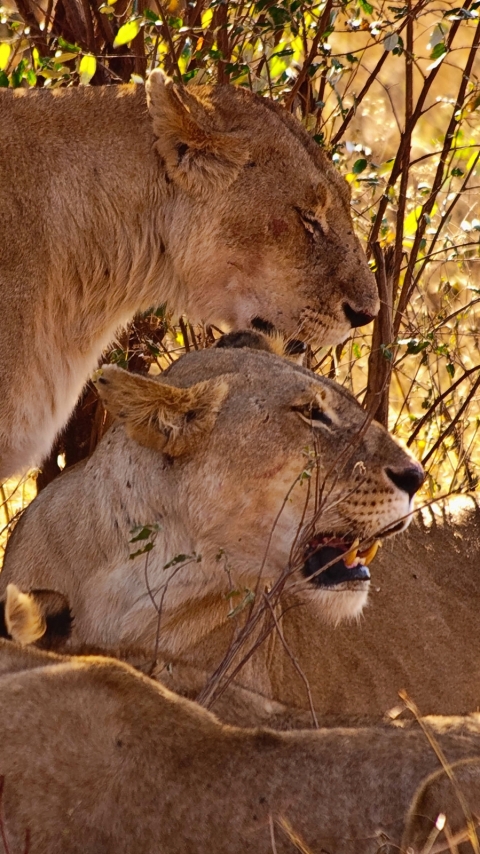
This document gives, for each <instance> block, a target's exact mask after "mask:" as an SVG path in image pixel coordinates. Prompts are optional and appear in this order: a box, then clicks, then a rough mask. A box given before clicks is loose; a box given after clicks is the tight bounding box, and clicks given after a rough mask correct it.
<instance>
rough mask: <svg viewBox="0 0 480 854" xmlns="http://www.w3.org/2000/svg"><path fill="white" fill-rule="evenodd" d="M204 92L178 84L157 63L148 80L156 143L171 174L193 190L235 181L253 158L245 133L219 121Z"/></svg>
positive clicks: (188, 189) (206, 188) (200, 190)
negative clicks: (231, 129)
mask: <svg viewBox="0 0 480 854" xmlns="http://www.w3.org/2000/svg"><path fill="white" fill-rule="evenodd" d="M196 88H197V89H198V91H197V92H195V89H196ZM204 92H205V90H204V89H203V87H195V86H192V87H191V88H190V89H188V90H187V89H186V88H185V87H184V86H177V85H176V84H175V83H174V82H173V80H171V79H170V78H169V77H166V75H165V74H164V73H163V71H160V69H158V68H157V69H155V71H152V73H151V74H150V77H149V78H148V82H147V103H148V109H149V112H150V115H151V117H152V121H153V131H154V133H155V136H156V137H157V142H156V149H157V151H158V153H159V154H160V156H161V157H162V159H163V160H164V162H165V167H166V170H167V174H168V177H169V178H171V180H172V181H177V182H178V183H179V184H181V185H182V187H183V188H184V189H185V190H187V191H188V192H194V193H195V192H202V191H207V190H209V189H211V187H212V185H217V186H225V185H227V184H230V183H231V182H232V181H234V180H235V178H236V177H237V175H238V173H239V171H240V169H241V168H242V167H243V166H244V165H245V163H247V161H248V159H249V146H248V141H247V139H246V138H245V135H243V134H241V133H240V132H239V131H235V130H234V131H230V132H229V131H228V130H226V129H225V128H220V127H218V121H219V120H218V119H217V121H216V114H215V111H214V110H213V109H212V107H211V105H209V108H207V104H206V102H205V100H202V97H201V94H202V93H204ZM204 98H205V95H204Z"/></svg>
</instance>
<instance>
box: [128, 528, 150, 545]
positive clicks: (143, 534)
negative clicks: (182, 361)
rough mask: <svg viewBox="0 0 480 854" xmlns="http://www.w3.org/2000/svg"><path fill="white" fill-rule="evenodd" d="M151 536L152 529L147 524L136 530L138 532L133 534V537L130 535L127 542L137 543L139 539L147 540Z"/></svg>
mask: <svg viewBox="0 0 480 854" xmlns="http://www.w3.org/2000/svg"><path fill="white" fill-rule="evenodd" d="M151 536H152V529H151V528H149V527H148V526H147V527H145V528H142V529H141V530H140V531H139V532H138V534H136V535H135V537H132V539H131V540H130V541H129V542H131V543H138V542H139V540H148V538H149V537H151Z"/></svg>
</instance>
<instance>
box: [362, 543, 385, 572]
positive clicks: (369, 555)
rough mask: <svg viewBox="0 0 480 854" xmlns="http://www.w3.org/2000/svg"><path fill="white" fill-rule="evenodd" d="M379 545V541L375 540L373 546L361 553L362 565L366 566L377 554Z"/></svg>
mask: <svg viewBox="0 0 480 854" xmlns="http://www.w3.org/2000/svg"><path fill="white" fill-rule="evenodd" d="M380 545H381V543H380V541H379V540H376V541H375V542H374V544H373V546H370V548H369V549H368V550H367V551H366V552H365V554H362V555H361V558H362V563H363V565H364V566H368V564H369V563H371V561H372V560H373V558H374V557H375V555H376V554H377V552H378V549H379V546H380Z"/></svg>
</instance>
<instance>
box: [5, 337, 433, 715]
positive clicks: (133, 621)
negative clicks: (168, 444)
mask: <svg viewBox="0 0 480 854" xmlns="http://www.w3.org/2000/svg"><path fill="white" fill-rule="evenodd" d="M103 378H104V379H105V380H107V382H106V383H103V384H102V383H99V391H100V393H101V394H102V396H104V398H105V399H106V401H107V405H109V406H112V407H113V409H114V411H116V412H118V411H119V410H120V409H121V411H122V413H123V416H124V417H123V419H122V420H123V423H124V424H125V428H124V427H122V426H121V425H119V424H117V425H116V426H114V427H113V429H112V430H111V431H110V432H109V433H108V434H107V435H106V436H105V437H104V439H103V440H102V442H101V443H100V445H99V446H98V448H97V449H96V451H95V453H94V454H93V456H92V457H91V458H90V460H89V461H88V462H86V463H82V464H80V465H79V466H77V467H75V468H74V469H72V470H70V471H67V472H65V473H64V474H63V475H62V476H61V477H60V478H58V479H57V480H56V481H55V482H54V483H52V484H51V485H50V486H49V487H48V488H47V489H45V490H44V491H43V492H42V493H41V494H40V495H39V497H38V498H37V499H36V500H35V501H34V502H33V503H32V504H31V505H30V507H29V508H28V509H27V511H26V512H25V514H24V515H23V517H22V518H21V520H20V522H19V524H18V525H17V527H16V528H15V531H14V533H13V536H12V537H11V539H10V541H9V543H8V546H7V550H6V554H5V560H4V569H3V571H2V573H1V575H0V595H2V594H4V592H5V590H6V586H7V584H8V583H9V582H13V583H15V584H16V585H17V586H18V587H19V588H20V589H21V590H22V591H29V590H32V589H38V588H43V589H51V590H56V591H58V592H60V593H63V594H64V595H65V596H66V598H67V600H68V601H69V603H70V606H71V609H72V614H73V618H74V622H73V632H72V636H71V639H70V648H71V649H78V648H79V646H80V647H81V645H82V644H88V645H93V646H95V647H96V648H100V649H104V650H106V649H110V650H115V652H116V653H117V654H120V655H123V656H126V657H128V656H129V650H132V649H133V650H135V653H136V654H138V652H139V651H143V658H144V663H145V662H148V661H149V660H150V664H151V665H152V666H155V670H156V673H157V674H158V675H159V676H160V678H162V679H163V678H166V679H171V678H173V679H174V680H175V681H174V683H173V684H174V685H175V687H177V688H180V689H181V690H183V691H185V690H186V691H188V692H189V693H192V694H193V695H195V692H196V691H198V690H199V689H200V688H201V687H202V684H203V683H204V681H205V679H206V676H207V675H208V674H209V673H212V672H213V671H214V670H215V669H216V667H217V666H218V664H219V662H220V661H221V659H222V658H223V656H224V654H225V652H226V650H227V649H228V646H229V643H230V641H231V640H232V637H233V636H234V634H235V632H236V631H237V630H238V627H239V626H240V625H241V624H242V621H243V620H244V619H245V617H246V615H247V614H248V602H249V601H251V595H252V593H253V592H254V591H255V590H257V591H258V589H259V585H260V590H262V591H263V589H265V588H266V587H269V586H272V585H273V584H275V582H276V581H278V579H279V578H281V577H282V575H283V574H284V573H285V571H286V570H287V569H288V565H289V560H290V552H291V549H292V545H293V544H294V543H295V541H296V539H297V537H298V533H299V525H300V524H301V522H302V519H303V521H304V523H308V522H309V521H310V520H311V519H312V517H313V515H314V506H315V495H316V490H317V488H319V487H323V493H322V495H323V496H324V498H323V501H324V505H323V511H322V513H321V516H320V519H319V520H318V521H317V522H316V523H315V530H317V531H328V532H331V533H336V534H337V535H346V536H347V537H348V538H349V540H353V539H354V538H355V537H359V538H360V539H365V540H367V539H368V538H371V537H374V536H376V535H377V534H379V533H381V531H382V530H383V529H384V528H386V527H389V526H392V525H394V524H396V523H398V522H399V520H403V522H404V523H405V524H406V522H407V521H408V518H409V513H410V510H411V501H410V499H409V496H408V495H407V493H406V492H404V491H403V490H401V489H400V488H399V487H398V486H396V485H395V484H394V483H393V482H392V480H391V478H390V477H389V475H388V472H387V469H389V470H390V471H394V472H398V473H400V472H402V471H405V470H411V469H412V467H415V465H416V464H415V463H414V462H413V461H412V459H411V457H410V456H409V455H408V454H407V453H406V452H405V451H404V450H403V449H402V448H401V447H400V446H399V444H398V443H397V442H395V440H394V439H392V438H391V437H390V436H389V435H388V433H387V432H386V431H385V430H384V429H383V428H382V427H380V426H379V425H378V424H375V423H373V424H371V425H370V426H369V427H368V429H366V431H365V435H361V436H360V438H359V431H360V433H361V431H362V429H364V426H365V413H364V411H363V410H362V409H361V408H360V406H359V405H358V404H357V403H356V401H355V400H354V399H353V398H352V396H351V395H350V394H349V393H348V392H346V391H344V390H343V389H342V388H341V387H340V386H338V385H337V384H335V383H333V382H331V381H329V380H326V379H323V378H320V377H318V376H316V375H315V374H313V373H311V372H310V371H307V370H304V369H303V368H300V367H298V366H296V365H293V364H292V363H290V362H288V361H287V360H285V359H282V358H280V357H277V356H274V355H272V354H269V353H265V352H261V351H253V350H248V349H239V350H229V349H213V350H206V351H202V352H197V353H191V354H189V355H188V356H185V357H184V358H182V359H181V360H179V361H178V362H176V363H175V365H174V366H172V367H171V368H170V369H169V370H168V371H167V372H166V373H165V374H164V375H163V377H162V380H161V381H158V380H152V379H150V378H145V377H134V376H132V375H128V374H126V373H125V372H122V371H121V370H120V369H118V368H112V367H110V368H108V369H106V370H105V373H104V377H103ZM219 382H221V383H222V386H221V387H222V388H223V384H226V386H228V393H227V394H226V396H225V397H224V398H223V401H222V403H221V405H220V406H219V407H218V414H216V418H215V419H214V424H213V426H211V425H209V427H208V429H206V428H205V431H204V439H203V441H201V440H200V437H199V435H198V434H197V436H196V440H195V446H194V447H192V448H189V447H188V435H189V430H190V426H191V424H195V420H196V419H195V418H193V419H191V418H190V417H189V414H188V413H186V414H185V416H183V410H182V412H181V413H177V414H175V413H173V416H169V417H173V418H176V419H177V423H178V424H179V425H180V424H181V425H182V426H181V432H180V433H179V434H178V435H177V437H176V439H175V442H180V441H181V442H182V443H183V445H182V448H183V451H182V454H179V455H178V456H175V455H165V454H162V453H159V452H158V450H155V451H154V450H152V449H151V448H147V447H141V446H140V445H139V444H138V443H137V442H135V441H133V440H132V439H130V438H129V437H128V436H127V435H126V432H125V430H128V429H129V428H128V424H129V420H130V419H131V418H135V419H137V415H138V407H137V399H140V400H141V401H142V411H143V416H142V417H143V419H144V423H147V424H148V425H154V424H157V427H158V435H160V436H162V437H163V435H164V425H163V423H159V420H158V413H159V403H158V402H159V399H162V401H163V402H162V407H163V405H164V400H165V395H166V394H167V387H168V391H169V393H170V394H171V395H172V398H173V400H175V398H177V397H178V398H180V399H183V396H184V395H186V394H187V392H189V390H190V389H191V388H192V386H193V388H194V389H195V388H198V384H203V386H202V388H203V389H204V392H203V393H205V390H206V389H208V387H209V385H210V386H211V387H213V388H214V389H217V388H218V383H219ZM173 384H174V385H175V389H174V388H173ZM134 385H136V386H137V390H136V392H135V393H133V394H132V387H133V386H134ZM177 386H178V388H177ZM127 390H128V394H127ZM147 401H149V405H148V404H147ZM311 403H315V405H316V406H317V407H319V408H321V410H322V411H323V413H324V415H325V418H326V423H323V422H321V421H319V422H314V424H313V426H312V423H309V422H308V419H307V418H306V417H305V416H304V415H302V414H301V413H299V412H298V408H299V407H301V405H302V404H303V405H304V406H305V407H306V411H308V407H309V405H310V404H311ZM149 407H150V409H149ZM163 417H164V416H162V418H163ZM182 418H183V421H182ZM160 420H161V419H160ZM142 429H143V428H142ZM149 429H150V428H149ZM151 429H152V430H153V429H154V428H153V426H152V427H151ZM148 437H150V438H148ZM143 440H145V441H146V442H147V441H152V439H151V436H150V434H148V436H147V438H145V434H144V435H143ZM162 441H163V439H162ZM153 444H155V442H153ZM155 447H157V445H156V444H155ZM315 449H316V450H317V452H318V466H319V468H318V481H317V471H316V470H315V467H313V468H309V466H310V465H311V463H312V454H313V457H314V456H315V452H314V451H315ZM302 472H304V475H303V476H302V477H300V478H299V476H300V475H302ZM400 524H401V523H400ZM143 526H150V530H151V532H152V537H151V538H150V539H149V538H148V537H147V540H146V541H145V540H141V541H136V542H130V541H131V540H133V538H134V535H135V532H136V531H138V530H139V529H140V528H142V527H143ZM147 533H148V531H147ZM310 536H311V534H310ZM145 542H147V543H148V545H149V546H150V544H151V543H154V546H153V549H152V550H151V551H149V552H148V553H144V554H139V555H137V556H136V557H135V558H134V559H133V560H131V559H129V554H130V553H134V552H136V551H137V550H140V551H141V549H142V544H145ZM182 555H183V557H182V558H179V557H178V556H182ZM300 557H301V556H300ZM199 558H200V559H199ZM172 560H173V561H175V562H174V563H173V564H172ZM301 563H302V560H301V559H300V564H301ZM259 579H260V581H259ZM367 590H368V583H367V582H363V581H359V582H352V583H350V584H348V583H344V584H343V586H339V587H338V588H336V589H335V590H328V589H324V588H318V587H316V586H315V585H314V584H312V582H310V581H308V580H306V579H304V578H303V576H302V573H301V571H300V568H298V566H297V565H295V571H294V572H293V573H292V575H291V576H290V577H289V578H288V580H287V583H286V588H285V592H284V596H285V598H282V600H281V602H280V604H279V606H278V616H279V617H280V615H281V613H282V610H283V608H284V607H285V605H286V606H287V611H288V613H289V614H290V613H292V614H293V613H296V614H298V620H299V622H301V621H302V619H303V614H304V608H305V604H306V603H310V607H311V608H312V612H313V613H314V614H315V615H316V616H315V626H314V628H313V627H312V632H311V634H310V637H308V638H305V637H304V638H303V641H304V643H305V648H303V649H302V648H300V647H298V645H297V646H296V648H295V654H296V655H297V656H298V659H299V661H300V663H302V662H303V658H304V656H305V657H306V659H307V660H310V658H312V657H313V658H314V657H315V655H316V650H317V649H318V644H319V638H320V637H321V636H322V634H323V632H324V630H325V628H326V626H325V623H327V622H329V621H330V622H333V623H336V622H338V621H339V620H341V619H346V618H352V617H355V616H356V615H358V614H359V613H360V612H361V610H362V607H363V606H364V604H365V601H366V598H367ZM249 591H250V592H249ZM152 596H153V598H154V599H155V602H156V605H157V607H158V608H160V605H161V612H162V613H161V619H160V628H159V632H158V627H159V618H158V614H157V611H156V608H155V607H154V605H153V603H152ZM249 596H250V600H249ZM290 600H292V601H291V602H290ZM257 602H258V596H257ZM242 603H243V605H242ZM291 605H296V608H294V609H293V610H292V611H291ZM299 606H302V607H301V608H299ZM229 614H230V616H229ZM235 615H236V616H235ZM262 628H263V622H262V623H261V624H260V625H259V626H258V633H259V634H261V631H262ZM157 633H158V638H157ZM256 636H257V633H254V635H253V636H252V641H253V640H254V639H255V637H256ZM272 645H273V646H272ZM247 648H248V645H247ZM247 648H246V649H247ZM155 661H156V662H157V663H156V665H155ZM316 661H317V667H318V678H317V682H318V683H320V679H321V673H322V669H323V667H324V662H323V660H322V657H321V656H318V657H317V659H316ZM167 665H172V666H169V667H167ZM287 666H288V655H287V653H286V652H285V650H283V653H282V645H281V641H280V639H279V637H278V635H277V633H276V632H273V633H272V635H271V636H270V638H269V639H268V641H267V642H266V643H265V644H264V645H263V646H262V647H260V649H259V650H258V652H257V653H256V654H255V655H254V656H253V657H252V659H251V660H250V661H249V662H248V664H247V665H246V666H245V668H244V669H243V670H242V671H241V672H240V673H239V675H238V677H237V680H236V682H237V684H238V685H239V686H240V687H241V688H242V690H243V689H245V690H246V691H250V692H257V693H258V695H260V704H261V708H262V710H263V711H262V714H264V715H265V716H266V718H265V719H266V720H275V716H276V712H277V710H278V709H277V706H275V703H272V702H270V701H271V700H278V701H279V702H282V695H283V694H284V693H285V691H287V692H289V689H288V679H289V675H290V671H291V667H290V669H289V670H288V674H287V671H286V667H287ZM192 670H193V671H195V672H194V673H193V674H192ZM400 687H401V686H400ZM304 691H305V689H304V686H303V687H302V689H301V690H300V691H298V686H297V697H296V698H294V699H293V702H292V704H291V705H292V706H293V707H295V706H297V708H298V706H300V708H301V703H302V701H303V698H304V696H305V693H304ZM242 696H243V695H242ZM317 697H318V694H317V695H316V705H317ZM242 703H243V700H242ZM226 705H227V709H226V711H227V713H228V712H229V713H230V715H231V716H233V717H230V718H229V719H230V720H232V719H233V720H242V722H243V721H244V719H243V717H242V714H243V712H241V711H240V710H239V709H237V708H236V706H235V704H234V703H231V704H226ZM289 705H290V703H289ZM247 707H248V704H247ZM317 708H318V711H319V712H321V711H322V706H321V703H318V705H317ZM249 719H251V718H248V717H247V720H249ZM254 719H255V718H254ZM260 719H262V718H260Z"/></svg>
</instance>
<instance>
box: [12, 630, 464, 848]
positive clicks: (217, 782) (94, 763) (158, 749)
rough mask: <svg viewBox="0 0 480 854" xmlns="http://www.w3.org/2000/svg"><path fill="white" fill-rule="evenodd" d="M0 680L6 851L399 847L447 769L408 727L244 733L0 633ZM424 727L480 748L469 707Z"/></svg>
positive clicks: (100, 661)
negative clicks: (411, 811)
mask: <svg viewBox="0 0 480 854" xmlns="http://www.w3.org/2000/svg"><path fill="white" fill-rule="evenodd" d="M0 674H1V675H0V718H1V721H2V738H1V740H0V774H1V775H2V778H3V790H2V803H1V807H2V825H3V828H4V833H5V836H6V838H7V840H8V844H9V850H11V851H13V852H21V851H24V850H28V852H29V854H46V852H48V854H132V852H133V851H135V854H158V852H162V854H212V852H214V854H245V852H247V851H252V852H255V854H272V851H277V852H278V854H294V852H298V850H301V851H308V852H309V854H322V852H325V851H328V852H329V854H377V852H378V854H380V852H381V854H394V852H395V854H397V852H398V845H399V843H400V839H401V835H402V827H403V823H404V816H405V814H406V813H407V810H408V807H409V804H410V801H411V800H412V798H413V797H414V795H415V791H416V789H417V787H418V786H419V785H420V784H421V783H422V780H423V779H424V777H425V776H426V775H427V774H429V773H430V772H432V771H435V770H437V769H438V768H440V763H439V761H438V759H437V757H436V755H435V753H434V751H433V750H432V748H431V747H430V745H429V743H428V741H427V739H426V738H425V735H424V734H423V732H422V731H421V730H420V729H419V728H417V726H416V725H415V724H414V725H412V726H409V725H408V724H404V726H403V727H400V728H398V727H394V726H392V725H387V726H383V727H382V726H378V727H371V728H369V727H358V728H356V729H348V728H336V729H331V730H328V729H324V730H319V731H318V732H311V731H308V730H307V731H298V732H289V733H275V732H273V731H271V730H265V729H256V730H248V729H247V730H245V729H237V728H234V727H229V726H225V725H222V724H221V723H219V722H218V720H217V719H216V718H215V717H214V716H213V715H211V714H210V713H209V712H207V711H206V710H205V709H202V708H201V707H199V706H197V705H196V704H194V703H191V702H189V701H188V700H185V699H182V698H180V697H177V696H175V695H174V694H172V693H170V692H169V691H167V690H166V689H165V688H163V687H162V686H160V685H159V684H158V683H156V682H154V681H153V680H150V679H147V678H146V677H144V676H143V675H142V674H139V673H137V672H136V671H135V670H133V669H132V668H130V667H128V666H127V665H125V664H121V663H120V662H116V661H114V660H112V659H106V658H93V657H92V658H71V657H60V656H56V655H53V654H49V653H45V652H40V651H38V650H22V649H20V648H18V647H16V646H15V645H13V644H11V643H10V642H8V641H0ZM424 725H426V726H428V728H429V731H430V733H432V734H433V735H434V737H435V739H436V741H437V743H438V744H439V745H441V748H442V749H443V751H444V753H445V755H446V757H447V759H448V761H450V762H454V761H457V760H461V759H466V758H469V757H473V756H478V755H479V751H480V720H479V716H478V715H472V716H471V717H470V718H466V719H464V720H462V719H456V718H452V719H446V720H442V719H435V718H433V719H430V720H429V719H426V720H425V721H424ZM437 808H438V812H441V811H442V801H441V800H440V801H439V803H438V806H437ZM27 846H28V847H27Z"/></svg>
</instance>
